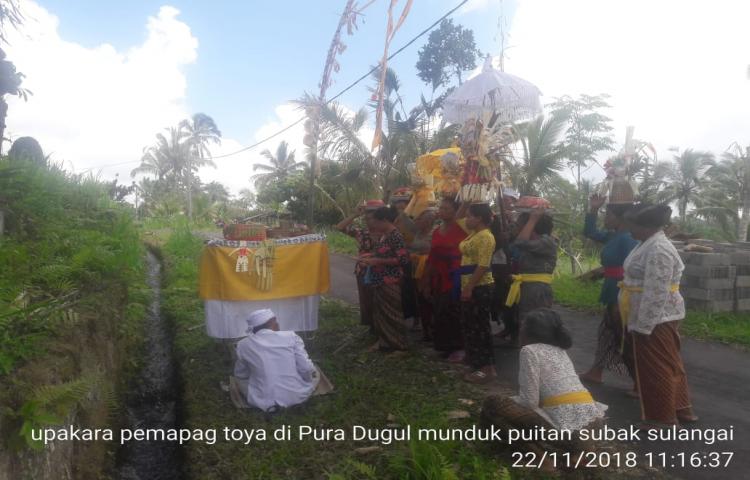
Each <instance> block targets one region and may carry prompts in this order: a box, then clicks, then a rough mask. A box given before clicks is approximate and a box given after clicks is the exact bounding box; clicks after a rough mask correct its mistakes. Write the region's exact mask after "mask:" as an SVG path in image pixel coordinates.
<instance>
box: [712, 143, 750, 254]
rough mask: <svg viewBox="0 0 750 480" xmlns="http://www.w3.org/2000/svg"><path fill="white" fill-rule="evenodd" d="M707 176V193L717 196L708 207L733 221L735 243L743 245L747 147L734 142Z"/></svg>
mask: <svg viewBox="0 0 750 480" xmlns="http://www.w3.org/2000/svg"><path fill="white" fill-rule="evenodd" d="M706 174H707V177H708V178H709V180H710V184H709V188H708V189H707V190H709V192H716V195H713V196H712V195H708V197H709V198H715V199H716V200H717V202H716V203H713V202H712V203H709V204H708V205H707V207H709V208H713V210H711V211H716V212H717V213H719V214H721V213H722V210H716V209H717V208H721V209H723V212H725V214H726V215H727V216H729V217H730V218H733V219H736V220H737V222H736V228H737V239H738V240H739V241H742V242H746V241H747V229H748V226H749V225H750V146H748V147H745V149H744V150H743V149H742V147H741V146H740V145H739V144H738V143H737V142H735V143H733V144H732V145H731V146H730V147H729V149H728V150H727V151H726V152H724V154H723V155H722V160H721V161H720V162H719V163H715V162H711V166H710V168H709V169H708V170H707V171H706ZM738 211H739V212H740V214H739V215H738ZM720 220H721V219H720Z"/></svg>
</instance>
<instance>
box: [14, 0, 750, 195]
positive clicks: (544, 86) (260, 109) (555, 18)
mask: <svg viewBox="0 0 750 480" xmlns="http://www.w3.org/2000/svg"><path fill="white" fill-rule="evenodd" d="M344 3H345V2H344V1H343V0H336V1H333V0H326V1H322V2H308V1H290V2H271V3H270V4H267V3H266V2H264V3H263V7H256V6H254V5H253V4H255V5H258V4H256V3H255V2H244V1H239V0H237V1H216V2H198V1H174V2H171V3H169V4H165V3H161V2H158V1H151V0H136V1H133V2H101V1H96V0H86V1H74V0H49V1H38V2H31V1H23V2H22V4H23V8H24V11H25V12H26V17H27V21H26V23H25V24H24V26H23V29H22V31H21V32H19V33H14V34H12V35H11V36H10V37H11V45H10V46H8V47H7V48H6V51H7V53H8V58H9V59H10V60H11V61H13V62H14V63H15V64H16V65H17V67H18V69H19V70H20V71H21V72H23V73H24V74H25V75H26V78H25V80H24V86H26V87H27V88H28V89H29V90H31V91H32V92H33V94H34V95H33V96H31V97H30V98H29V100H28V102H22V101H20V100H17V99H11V101H10V102H9V103H10V110H9V116H8V120H7V123H8V130H7V132H6V135H10V136H11V138H16V137H18V136H23V135H31V136H34V137H36V138H37V139H39V140H40V142H41V144H42V147H43V148H44V149H45V152H46V153H51V154H52V158H53V159H54V160H57V161H63V162H64V163H65V165H66V166H67V168H68V169H69V170H72V171H75V172H81V171H86V170H89V169H90V170H91V171H94V172H97V173H99V174H100V175H101V176H102V178H112V177H114V175H115V173H119V174H120V179H121V180H124V181H126V182H129V181H130V176H129V172H130V170H132V169H133V168H134V167H136V166H137V165H138V163H139V159H140V155H141V152H142V150H143V148H144V147H145V146H147V145H149V144H151V143H152V142H153V139H154V135H155V134H156V133H157V132H159V131H161V130H163V129H164V128H165V127H167V126H170V125H176V124H177V122H179V120H181V119H183V118H186V117H188V116H189V115H191V114H192V113H196V112H205V113H207V114H209V115H211V116H212V117H213V118H214V119H215V121H216V123H217V124H218V126H219V128H220V129H221V130H222V132H223V133H224V141H223V143H222V145H221V147H219V148H217V149H215V154H217V155H218V154H221V153H227V152H232V151H236V150H238V149H240V148H242V147H243V146H246V145H249V144H251V143H253V142H255V141H257V140H258V139H260V138H263V137H264V136H267V135H268V134H271V133H273V132H275V131H276V130H278V129H280V128H282V127H284V126H286V125H288V124H290V123H292V122H293V121H295V120H297V119H298V118H299V117H300V115H301V114H300V112H299V111H297V110H296V109H295V108H294V107H293V106H292V105H291V104H290V103H289V102H290V100H293V99H294V98H297V97H299V96H300V95H301V94H302V93H303V92H304V91H314V90H316V88H317V87H316V85H317V82H318V80H319V77H320V74H321V71H322V66H323V61H324V58H325V54H326V50H327V47H328V43H329V42H330V37H331V35H332V34H333V30H334V28H335V26H336V23H337V21H338V15H339V13H340V10H341V9H342V8H343V5H344ZM400 3H403V0H402V2H400ZM457 3H458V1H457V0H432V1H430V0H415V1H414V7H413V10H412V12H411V14H410V15H409V17H408V18H407V20H406V23H405V25H404V27H403V28H402V30H401V31H399V32H398V34H397V35H396V38H395V40H394V42H393V47H394V49H395V48H396V47H398V46H400V45H402V44H403V43H405V42H406V41H408V40H409V39H410V38H411V37H412V36H414V35H416V34H417V33H418V32H419V31H421V30H422V29H423V28H425V27H426V26H427V25H429V24H431V23H432V22H433V21H435V20H436V19H437V18H439V17H440V16H441V15H442V14H443V13H445V12H447V11H448V10H450V9H451V8H452V7H453V6H454V5H455V4H457ZM386 7H387V2H386V1H385V0H378V1H377V2H376V3H375V4H374V5H373V6H372V7H370V8H369V9H368V10H367V12H366V18H365V21H366V22H365V23H364V24H363V25H361V26H360V29H359V30H358V31H357V32H356V33H355V35H354V36H352V37H346V38H345V39H344V41H345V42H346V43H347V45H348V47H349V48H348V49H347V51H346V52H344V54H343V55H342V56H341V57H340V63H341V71H340V72H339V73H338V74H337V75H336V84H335V85H334V86H333V87H332V88H331V92H336V91H338V89H340V88H343V87H344V86H345V85H347V84H348V83H349V82H351V81H352V80H354V79H356V78H357V77H359V76H360V75H361V74H362V73H364V72H365V71H367V69H368V68H369V66H371V65H374V64H375V63H376V62H377V61H378V57H379V56H380V55H381V54H382V48H383V34H384V30H385V21H386V18H385V9H386ZM501 13H502V15H503V16H504V18H505V21H506V23H507V25H508V27H509V30H510V32H509V39H508V43H509V44H510V45H511V48H510V49H508V50H507V59H506V71H508V72H510V73H513V74H515V75H518V76H520V77H523V78H525V79H527V80H529V81H531V82H533V83H535V84H536V85H537V86H539V88H540V89H541V90H542V92H543V93H544V95H545V100H549V99H551V98H552V97H554V96H560V95H564V94H573V95H574V94H577V93H581V92H583V93H589V94H598V93H608V94H610V95H611V99H610V102H611V103H612V104H613V105H614V108H613V109H612V110H611V111H610V112H608V113H609V115H610V116H611V117H612V118H613V120H614V125H615V127H616V130H615V134H616V139H617V141H618V143H621V142H622V141H623V139H624V138H623V137H624V133H625V126H626V125H635V127H636V137H637V138H641V139H644V140H649V141H651V142H652V143H653V144H654V145H655V146H656V147H657V149H658V151H659V154H660V158H661V159H666V158H669V155H671V154H670V153H669V152H668V151H667V150H668V149H669V148H671V147H678V148H680V149H684V148H696V149H705V150H711V151H713V152H715V153H721V152H722V151H723V150H725V149H726V148H727V147H728V146H729V144H731V143H732V142H734V141H739V142H740V143H741V144H750V80H748V76H747V71H748V65H750V28H747V25H746V24H747V21H748V19H750V2H745V1H731V0H716V1H713V2H704V1H690V0H687V1H686V0H682V1H677V0H659V1H646V0H627V1H626V0H569V1H566V2H561V1H559V0H520V1H508V0H506V1H504V2H500V1H499V0H472V1H470V2H469V4H468V5H467V6H465V7H464V8H462V9H461V10H459V11H458V12H457V13H456V14H455V15H454V20H455V21H456V22H457V23H461V24H463V25H464V26H466V27H468V28H471V29H472V30H474V32H475V35H476V39H477V43H478V46H479V48H480V50H482V51H483V52H489V53H492V54H494V55H497V54H499V46H498V45H499V42H498V35H497V32H498V19H499V17H500V15H501ZM425 41H426V37H424V39H420V40H418V41H417V42H416V43H415V44H414V45H413V46H412V47H410V48H409V49H407V50H405V51H404V53H403V54H401V55H399V57H397V58H396V59H395V60H394V61H393V62H392V66H393V67H394V68H395V69H396V71H397V73H398V74H399V76H400V77H401V83H402V84H403V85H404V87H403V88H404V96H405V99H406V103H407V105H416V104H417V102H418V99H419V94H420V93H421V92H424V93H425V94H426V95H429V87H427V86H425V85H424V84H422V83H421V82H420V80H419V79H418V78H417V77H416V74H415V69H414V64H415V63H416V59H417V50H418V48H419V47H420V46H421V45H422V44H424V43H425ZM369 84H370V83H369V82H363V83H362V84H360V85H358V86H357V87H355V88H354V89H353V90H352V91H351V92H350V93H349V94H347V95H346V96H344V97H343V102H344V103H345V104H346V105H347V107H349V108H351V109H356V108H359V107H360V106H362V105H364V104H365V103H366V102H367V100H368V97H369V93H368V91H367V86H368V85H369ZM283 139H285V140H287V141H289V143H290V144H291V145H292V147H293V148H296V149H298V150H299V152H300V154H301V153H302V150H303V147H302V144H301V139H302V126H301V125H299V126H297V127H295V128H293V129H291V130H289V131H288V132H286V133H285V134H283V135H282V136H280V137H277V138H276V139H274V140H272V141H271V142H269V143H268V144H266V145H263V146H262V147H260V148H257V149H255V150H252V151H249V152H245V153H243V154H240V155H236V156H233V157H229V158H223V159H219V160H217V162H216V163H217V165H218V168H217V169H215V170H214V169H205V170H203V171H202V172H201V174H200V175H201V178H202V179H203V181H206V182H208V181H211V180H218V181H220V182H222V183H224V184H226V185H227V186H229V187H230V188H231V190H232V191H233V192H235V193H236V192H237V191H239V189H240V188H243V187H248V186H250V182H249V177H250V175H251V174H252V165H253V163H255V162H258V161H259V160H260V157H259V152H260V151H261V150H262V149H263V148H269V149H271V150H272V151H273V150H274V149H275V148H276V145H277V144H278V141H280V140H283ZM6 148H7V147H6ZM589 174H590V175H591V176H592V177H599V176H600V174H601V172H598V171H596V169H593V170H592V171H591V172H589Z"/></svg>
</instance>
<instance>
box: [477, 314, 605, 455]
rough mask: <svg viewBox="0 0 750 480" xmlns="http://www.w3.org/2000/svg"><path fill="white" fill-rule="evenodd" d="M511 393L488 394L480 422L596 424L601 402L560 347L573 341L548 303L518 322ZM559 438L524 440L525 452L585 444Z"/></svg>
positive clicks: (534, 426)
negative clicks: (517, 352)
mask: <svg viewBox="0 0 750 480" xmlns="http://www.w3.org/2000/svg"><path fill="white" fill-rule="evenodd" d="M521 342H522V344H523V345H524V346H523V348H521V353H520V366H519V371H518V384H519V391H518V395H517V396H513V397H503V396H492V397H489V398H488V399H487V400H486V401H485V403H484V407H483V408H482V420H483V422H484V423H485V424H488V423H489V424H494V425H496V426H498V427H500V428H505V429H524V430H530V429H538V428H539V427H544V428H547V429H558V430H569V431H571V433H572V432H575V431H577V430H581V429H583V428H587V429H593V428H598V427H600V426H601V424H602V419H603V417H604V412H605V411H606V410H607V406H606V405H604V404H601V403H599V402H596V401H594V399H593V398H592V396H591V394H590V393H589V391H588V390H587V389H586V388H585V387H584V386H583V385H582V384H581V381H580V379H579V377H578V374H577V373H576V370H575V368H574V367H573V362H571V360H570V357H568V354H567V352H566V351H565V350H567V349H568V348H570V347H571V346H572V345H573V341H572V340H571V337H570V333H569V332H568V330H567V329H566V328H565V326H564V325H563V323H562V320H561V319H560V316H559V315H558V314H557V313H556V312H555V311H554V310H551V309H549V308H539V309H536V310H533V311H532V312H530V313H529V314H528V315H527V316H526V318H525V320H524V322H523V326H522V327H521ZM571 437H572V439H571V440H568V441H562V442H544V441H530V442H526V443H525V444H524V447H525V448H526V449H527V450H530V451H550V449H554V450H561V451H573V450H581V449H587V450H589V449H590V448H591V446H590V445H588V446H586V445H584V444H583V443H582V442H580V441H579V440H578V439H577V436H576V435H571Z"/></svg>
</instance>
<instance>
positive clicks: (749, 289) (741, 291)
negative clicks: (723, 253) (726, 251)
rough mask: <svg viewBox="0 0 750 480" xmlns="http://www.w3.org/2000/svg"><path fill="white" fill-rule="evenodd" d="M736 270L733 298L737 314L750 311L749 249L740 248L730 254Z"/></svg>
mask: <svg viewBox="0 0 750 480" xmlns="http://www.w3.org/2000/svg"><path fill="white" fill-rule="evenodd" d="M730 256H731V259H732V264H733V265H735V268H736V277H735V298H736V299H737V305H736V310H737V311H738V312H748V311H750V249H746V248H740V249H738V250H736V251H734V252H732V253H731V254H730Z"/></svg>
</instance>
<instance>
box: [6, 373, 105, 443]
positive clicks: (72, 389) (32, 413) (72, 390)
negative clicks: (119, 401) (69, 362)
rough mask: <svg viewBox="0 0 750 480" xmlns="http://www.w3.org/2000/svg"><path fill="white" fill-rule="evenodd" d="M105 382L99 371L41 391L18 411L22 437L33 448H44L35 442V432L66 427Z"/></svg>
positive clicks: (33, 395)
mask: <svg viewBox="0 0 750 480" xmlns="http://www.w3.org/2000/svg"><path fill="white" fill-rule="evenodd" d="M103 380H104V375H103V374H102V373H100V372H95V373H88V374H84V375H82V376H81V377H79V378H77V379H75V380H71V381H69V382H65V383H61V384H59V385H44V386H41V387H39V388H37V389H36V390H35V391H34V393H33V394H32V396H31V398H30V399H29V400H27V401H26V402H25V403H24V404H23V406H21V409H20V410H19V412H18V416H19V417H20V419H21V420H22V424H21V430H20V432H19V434H20V436H21V437H23V439H24V440H25V441H26V444H27V445H28V446H30V447H31V448H33V449H35V450H41V449H42V448H44V444H43V443H42V442H41V441H37V440H34V438H33V437H32V431H33V430H38V429H40V428H44V427H47V426H50V425H60V424H62V423H63V422H64V421H65V418H67V417H68V416H69V415H70V414H71V413H72V412H73V410H74V409H75V408H77V407H79V406H84V405H85V404H86V403H87V401H90V400H91V399H92V398H93V394H94V392H96V391H97V390H101V387H102V384H103ZM109 395H112V394H111V393H110V394H109Z"/></svg>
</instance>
